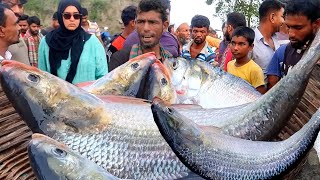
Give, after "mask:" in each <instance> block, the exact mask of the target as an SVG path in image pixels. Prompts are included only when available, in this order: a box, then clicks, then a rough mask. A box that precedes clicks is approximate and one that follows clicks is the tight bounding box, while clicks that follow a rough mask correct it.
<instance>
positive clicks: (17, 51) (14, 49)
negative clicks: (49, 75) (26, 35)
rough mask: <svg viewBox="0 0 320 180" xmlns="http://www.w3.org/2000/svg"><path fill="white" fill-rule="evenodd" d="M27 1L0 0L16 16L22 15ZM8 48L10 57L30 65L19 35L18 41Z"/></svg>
mask: <svg viewBox="0 0 320 180" xmlns="http://www.w3.org/2000/svg"><path fill="white" fill-rule="evenodd" d="M27 2H28V1H27V0H0V3H3V4H5V5H7V6H9V7H10V9H11V10H12V11H13V12H14V14H15V15H16V16H17V17H20V16H21V15H23V10H24V9H23V5H24V4H26V3H27ZM8 50H9V52H10V53H11V54H12V57H11V59H13V60H16V61H19V62H21V63H24V64H27V65H30V61H29V56H28V48H27V45H26V43H25V41H24V40H23V38H22V36H21V35H20V38H19V41H18V42H17V43H15V44H12V45H11V46H9V49H8Z"/></svg>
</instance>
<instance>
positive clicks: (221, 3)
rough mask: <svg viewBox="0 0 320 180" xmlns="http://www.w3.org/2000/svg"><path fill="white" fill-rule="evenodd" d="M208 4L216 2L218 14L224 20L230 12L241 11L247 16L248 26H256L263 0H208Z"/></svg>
mask: <svg viewBox="0 0 320 180" xmlns="http://www.w3.org/2000/svg"><path fill="white" fill-rule="evenodd" d="M206 3H207V4H208V5H211V4H213V3H214V4H215V5H216V12H217V16H218V17H220V18H221V19H222V20H225V19H226V16H227V14H228V13H230V12H239V13H242V14H244V15H245V16H246V20H247V22H248V26H249V27H251V26H254V25H256V24H257V22H258V13H259V12H258V10H259V6H260V3H261V0H216V1H214V0H206Z"/></svg>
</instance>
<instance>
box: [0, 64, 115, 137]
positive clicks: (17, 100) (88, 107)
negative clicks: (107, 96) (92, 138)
mask: <svg viewBox="0 0 320 180" xmlns="http://www.w3.org/2000/svg"><path fill="white" fill-rule="evenodd" d="M0 72H1V85H2V88H3V90H4V92H5V93H6V95H7V97H8V99H9V100H10V102H11V103H12V104H13V106H14V108H15V109H16V111H17V112H18V113H19V114H20V116H21V117H22V118H23V120H24V121H25V122H26V123H27V125H28V126H29V128H30V129H31V130H32V131H33V132H34V133H43V134H46V135H49V136H52V135H53V134H52V133H54V131H55V130H56V129H61V130H62V129H65V128H68V129H73V130H75V131H79V129H80V128H88V129H89V128H92V129H99V128H102V126H104V125H106V124H108V122H107V121H108V120H109V119H110V117H109V116H108V115H107V113H104V103H103V101H102V100H100V99H99V98H97V97H95V96H94V95H92V94H90V93H87V92H86V91H84V90H82V89H80V88H78V87H76V86H74V85H72V84H70V83H68V82H67V81H64V80H62V79H60V78H58V77H56V76H54V75H52V74H50V73H47V72H44V71H41V70H39V69H37V68H35V67H31V66H27V65H25V64H22V63H19V62H16V61H3V62H2V67H1V71H0ZM88 112H90V113H88ZM89 120H90V121H89ZM99 121H100V122H99ZM101 121H103V122H102V123H101ZM58 122H59V123H58ZM52 125H55V127H56V129H55V130H53V128H52V127H51V126H52ZM57 126H59V127H57ZM60 126H61V127H60ZM62 126H63V128H62ZM93 126H94V128H93ZM98 126H99V127H98Z"/></svg>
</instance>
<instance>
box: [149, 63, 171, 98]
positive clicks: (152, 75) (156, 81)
mask: <svg viewBox="0 0 320 180" xmlns="http://www.w3.org/2000/svg"><path fill="white" fill-rule="evenodd" d="M144 92H145V98H146V99H148V100H153V98H154V97H159V98H161V99H162V100H164V101H167V102H169V103H175V102H176V92H175V89H174V87H173V85H172V82H171V76H170V74H169V73H168V70H167V69H166V68H165V67H164V65H163V64H162V63H161V62H160V61H159V60H157V61H156V62H155V63H154V64H152V65H151V67H150V69H149V75H148V79H147V82H146V87H145V90H144Z"/></svg>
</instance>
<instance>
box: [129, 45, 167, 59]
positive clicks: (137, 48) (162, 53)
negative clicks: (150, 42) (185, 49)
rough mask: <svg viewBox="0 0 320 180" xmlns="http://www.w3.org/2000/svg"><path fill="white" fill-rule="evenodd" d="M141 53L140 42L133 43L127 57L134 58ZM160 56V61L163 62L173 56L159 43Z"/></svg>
mask: <svg viewBox="0 0 320 180" xmlns="http://www.w3.org/2000/svg"><path fill="white" fill-rule="evenodd" d="M141 54H143V52H142V49H141V46H140V44H134V45H133V46H132V48H131V51H130V57H129V59H132V58H135V57H137V56H139V55H141ZM160 56H161V58H162V61H161V62H163V61H164V60H165V59H167V58H172V57H173V56H172V54H171V53H170V52H169V51H167V50H165V49H164V48H163V47H162V46H161V45H160Z"/></svg>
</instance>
